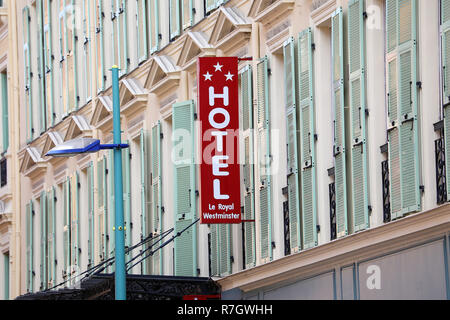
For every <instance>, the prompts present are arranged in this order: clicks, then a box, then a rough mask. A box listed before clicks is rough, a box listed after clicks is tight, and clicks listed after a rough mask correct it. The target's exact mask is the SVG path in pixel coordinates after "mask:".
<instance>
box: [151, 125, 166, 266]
mask: <svg viewBox="0 0 450 320" xmlns="http://www.w3.org/2000/svg"><path fill="white" fill-rule="evenodd" d="M151 172H152V175H151V176H152V189H151V192H152V194H151V198H152V219H151V221H149V223H148V224H149V225H152V229H151V230H152V232H154V233H156V234H161V232H162V178H161V177H162V168H161V122H159V121H158V123H157V124H156V125H155V126H153V127H152V167H151ZM149 229H150V228H149ZM162 262H163V260H162V250H159V251H158V252H156V253H155V254H154V255H153V274H160V273H161V272H162Z"/></svg>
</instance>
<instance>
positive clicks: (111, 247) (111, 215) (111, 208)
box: [106, 150, 116, 270]
mask: <svg viewBox="0 0 450 320" xmlns="http://www.w3.org/2000/svg"><path fill="white" fill-rule="evenodd" d="M114 180H115V179H114V150H109V152H108V193H109V197H108V199H109V202H108V210H107V219H108V220H107V221H108V222H107V231H106V234H107V236H106V239H107V244H106V247H107V250H108V251H107V256H106V258H109V257H113V256H114V255H115V243H116V241H115V238H116V233H115V232H114V226H115V224H116V215H115V212H116V202H115V201H116V200H115V194H114ZM111 269H112V270H114V265H113V266H111Z"/></svg>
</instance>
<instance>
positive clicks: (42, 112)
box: [36, 0, 47, 133]
mask: <svg viewBox="0 0 450 320" xmlns="http://www.w3.org/2000/svg"><path fill="white" fill-rule="evenodd" d="M44 1H45V0H44ZM42 5H43V1H38V2H37V8H36V11H37V21H38V33H37V34H38V39H37V40H38V41H37V43H38V55H37V62H38V79H39V98H40V99H39V100H40V101H39V102H40V105H39V125H40V133H43V132H45V131H46V130H47V110H46V102H45V100H46V94H45V58H44V42H43V39H44V21H43V18H44V17H43V9H44V8H43V6H42Z"/></svg>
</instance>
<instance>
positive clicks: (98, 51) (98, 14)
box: [95, 0, 106, 92]
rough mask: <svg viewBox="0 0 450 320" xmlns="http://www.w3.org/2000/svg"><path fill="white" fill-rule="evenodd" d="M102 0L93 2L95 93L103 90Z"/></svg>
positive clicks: (104, 79)
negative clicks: (95, 66)
mask: <svg viewBox="0 0 450 320" xmlns="http://www.w3.org/2000/svg"><path fill="white" fill-rule="evenodd" d="M104 17H105V15H104V13H103V0H95V59H96V65H97V68H96V76H97V92H101V91H103V90H104V89H105V81H106V75H105V54H104V51H105V49H104V35H103V21H104Z"/></svg>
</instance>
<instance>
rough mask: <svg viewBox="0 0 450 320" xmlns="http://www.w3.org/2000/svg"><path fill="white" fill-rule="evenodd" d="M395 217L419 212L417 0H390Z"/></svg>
mask: <svg viewBox="0 0 450 320" xmlns="http://www.w3.org/2000/svg"><path fill="white" fill-rule="evenodd" d="M386 5H387V9H386V10H387V22H388V27H387V32H388V39H390V40H389V42H388V43H389V46H388V53H387V59H388V60H387V68H388V70H387V74H388V77H389V79H388V81H387V83H388V86H389V88H388V92H389V96H388V101H389V123H388V128H389V166H390V170H389V172H390V181H391V183H390V185H391V190H390V191H391V218H392V219H397V218H401V217H403V216H404V215H406V214H408V213H411V212H415V211H419V210H420V208H421V191H420V176H419V131H418V89H417V86H416V83H417V66H416V63H417V39H416V14H417V3H416V1H415V0H403V1H400V0H397V1H394V0H389V1H388V2H387V3H386Z"/></svg>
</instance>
